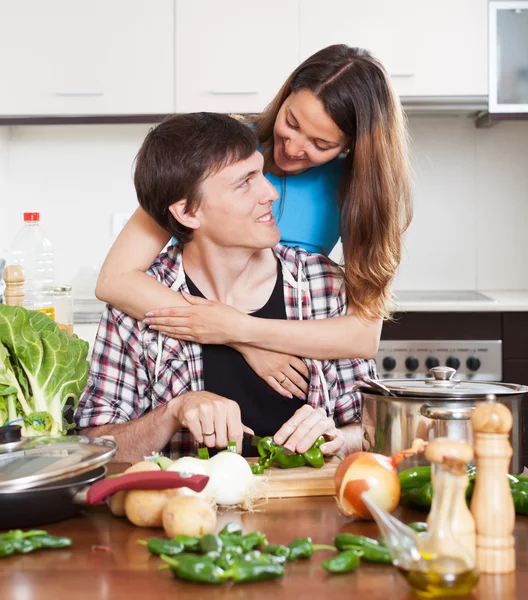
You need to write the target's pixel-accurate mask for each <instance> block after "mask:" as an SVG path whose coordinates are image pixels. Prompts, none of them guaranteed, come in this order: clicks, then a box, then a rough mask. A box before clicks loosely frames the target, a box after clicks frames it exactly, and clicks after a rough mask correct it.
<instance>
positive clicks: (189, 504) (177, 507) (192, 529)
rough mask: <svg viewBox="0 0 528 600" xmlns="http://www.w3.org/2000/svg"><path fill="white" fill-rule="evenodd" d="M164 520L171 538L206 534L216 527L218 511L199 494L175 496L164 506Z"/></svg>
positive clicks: (165, 527) (164, 525)
mask: <svg viewBox="0 0 528 600" xmlns="http://www.w3.org/2000/svg"><path fill="white" fill-rule="evenodd" d="M162 521H163V529H165V533H166V534H167V536H168V537H169V538H173V537H174V536H176V535H190V536H196V535H204V534H206V533H212V532H213V531H214V530H215V529H216V512H215V511H214V509H213V508H212V507H211V505H210V504H209V502H207V500H204V499H203V498H200V497H198V496H174V497H173V498H170V499H169V500H168V502H167V503H166V504H165V507H164V508H163V513H162Z"/></svg>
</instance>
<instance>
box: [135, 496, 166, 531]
mask: <svg viewBox="0 0 528 600" xmlns="http://www.w3.org/2000/svg"><path fill="white" fill-rule="evenodd" d="M168 500H169V498H168V496H167V494H166V493H165V490H130V491H129V492H128V493H127V495H126V498H125V513H126V516H127V518H128V520H129V521H130V522H131V523H133V524H134V525H137V526H138V527H162V526H163V521H162V517H161V515H162V512H163V508H164V506H165V504H167V502H168Z"/></svg>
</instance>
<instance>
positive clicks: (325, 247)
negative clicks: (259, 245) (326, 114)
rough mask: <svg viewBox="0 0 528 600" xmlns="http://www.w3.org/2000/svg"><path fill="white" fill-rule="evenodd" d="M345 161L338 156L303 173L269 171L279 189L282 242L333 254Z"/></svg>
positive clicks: (277, 214)
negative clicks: (284, 173)
mask: <svg viewBox="0 0 528 600" xmlns="http://www.w3.org/2000/svg"><path fill="white" fill-rule="evenodd" d="M342 172H343V160H342V159H340V158H335V159H334V160H331V161H330V162H327V163H325V164H323V165H320V166H319V167H312V168H311V169H308V171H305V172H304V173H300V174H299V175H290V176H286V177H283V176H281V175H273V174H272V173H266V179H267V180H268V181H269V182H270V183H271V184H272V185H273V186H274V187H275V188H276V190H277V191H278V192H279V199H278V200H277V201H276V202H274V203H273V215H274V216H275V218H276V219H277V226H278V228H279V230H280V232H281V242H282V243H283V244H286V245H287V246H301V248H305V249H306V250H307V251H308V252H313V253H317V254H326V255H328V254H330V252H331V251H332V249H333V247H334V246H335V245H336V243H337V240H338V239H339V207H338V204H337V201H338V188H339V180H340V178H341V173H342Z"/></svg>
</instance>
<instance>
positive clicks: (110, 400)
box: [75, 113, 374, 460]
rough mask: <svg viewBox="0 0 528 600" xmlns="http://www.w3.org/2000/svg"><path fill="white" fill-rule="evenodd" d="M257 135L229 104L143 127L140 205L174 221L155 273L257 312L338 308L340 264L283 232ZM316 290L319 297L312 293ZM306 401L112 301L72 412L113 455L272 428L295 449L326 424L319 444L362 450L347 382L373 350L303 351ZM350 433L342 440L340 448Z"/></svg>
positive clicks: (221, 443)
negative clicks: (356, 354)
mask: <svg viewBox="0 0 528 600" xmlns="http://www.w3.org/2000/svg"><path fill="white" fill-rule="evenodd" d="M257 146H258V143H257V138H256V136H255V134H254V132H253V131H252V130H251V129H250V128H248V127H247V126H246V125H244V124H242V123H240V122H238V121H236V120H234V119H232V118H231V117H228V116H225V115H218V114H213V113H197V114H188V115H176V116H172V117H170V118H168V119H166V120H165V121H163V122H162V123H160V124H159V125H158V126H157V127H155V128H154V129H153V130H151V131H150V132H149V134H148V135H147V137H146V139H145V141H144V143H143V145H142V147H141V149H140V152H139V154H138V157H137V163H136V171H135V176H134V183H135V186H136V191H137V194H138V199H139V202H140V204H141V206H142V207H143V209H144V210H145V211H146V212H147V213H149V214H150V215H151V216H152V217H153V218H154V219H155V220H156V221H157V222H158V223H159V224H160V225H161V226H162V227H164V228H165V229H167V230H168V231H170V232H172V234H173V235H174V236H175V237H176V239H177V240H178V246H172V247H171V248H169V249H168V251H167V252H166V253H164V254H161V255H160V256H159V257H158V259H157V260H156V261H155V262H154V263H153V265H152V266H151V268H150V270H149V274H150V275H152V276H153V277H156V278H157V279H158V280H159V281H161V282H162V283H163V284H164V285H166V286H168V287H170V288H172V289H173V290H174V291H176V292H180V293H186V294H189V293H191V294H192V295H194V296H202V297H205V298H208V299H214V300H218V301H220V302H223V303H225V304H229V305H231V306H234V307H235V308H237V309H238V310H240V311H244V312H246V313H251V314H252V315H254V316H258V317H263V318H273V319H277V318H288V319H298V318H302V315H303V314H304V318H306V315H308V317H309V318H323V317H329V316H331V315H342V314H345V313H346V298H345V292H344V286H343V285H342V278H341V276H340V272H339V269H338V267H337V266H336V265H334V263H332V262H331V261H329V260H328V259H326V258H324V257H322V256H318V255H310V254H308V253H307V252H305V251H304V250H302V249H300V248H289V247H286V246H281V245H278V242H279V239H280V235H279V231H278V229H277V226H276V224H275V220H274V218H273V216H272V214H271V208H272V203H273V202H274V201H275V200H276V199H277V192H276V190H275V189H274V188H273V187H272V186H271V184H270V183H269V182H268V181H267V179H266V178H265V177H264V175H263V172H262V167H263V157H262V155H261V154H260V153H259V152H258V151H257ZM312 292H313V295H314V302H312ZM305 362H306V364H307V366H308V369H309V374H310V391H309V394H308V397H307V400H306V402H302V401H300V400H297V399H295V398H294V399H291V400H288V399H285V398H284V397H282V396H280V395H279V394H278V393H277V392H275V391H274V390H272V389H271V388H270V387H269V386H268V385H267V384H266V383H265V382H264V381H263V380H261V379H260V378H259V377H258V376H257V375H256V374H255V373H254V372H253V371H252V370H251V368H250V367H249V366H248V365H247V364H246V363H245V361H244V359H243V358H242V356H241V355H240V354H239V353H237V352H236V351H235V350H233V349H232V348H229V347H227V346H215V345H205V346H203V347H202V346H201V345H199V344H196V343H189V342H186V341H184V340H175V339H172V338H170V337H167V336H164V335H161V334H157V333H156V332H155V331H154V330H153V328H149V327H148V326H147V325H146V324H145V323H143V322H139V321H137V320H135V319H133V318H131V317H129V316H128V315H126V314H124V313H122V312H119V311H117V310H116V309H114V308H112V307H110V306H108V307H107V308H106V312H105V314H104V315H103V317H102V320H101V324H100V327H99V331H98V334H97V338H96V341H95V345H94V351H93V359H92V365H91V370H90V375H89V379H88V385H87V388H86V390H85V392H84V394H83V396H82V398H81V401H80V404H79V407H78V409H77V411H76V415H75V419H76V422H77V425H78V427H79V428H81V429H82V433H84V434H88V435H94V436H95V435H98V436H100V435H112V436H114V437H115V438H116V440H117V442H118V444H119V453H118V458H119V459H121V460H139V459H141V458H142V457H143V456H144V455H147V454H150V453H151V452H159V451H162V450H164V449H166V448H167V447H169V449H170V453H171V455H179V454H185V453H189V452H192V451H193V450H194V446H195V444H196V443H198V444H202V443H204V444H205V445H207V446H209V447H218V448H222V447H226V446H227V442H228V441H231V440H233V441H236V442H237V444H239V447H240V445H241V441H242V437H243V432H244V431H246V432H251V431H254V432H255V433H256V434H257V435H273V434H275V440H276V441H277V442H278V443H283V442H286V444H287V446H288V447H291V448H292V449H295V450H297V451H299V452H303V451H305V450H307V449H308V448H309V447H310V446H311V445H312V443H313V442H314V441H315V439H316V438H317V437H318V436H319V435H324V436H325V437H326V439H327V442H326V443H325V444H323V446H322V450H323V452H325V453H332V452H337V451H343V450H344V451H347V450H351V449H354V450H357V449H359V447H360V445H361V440H360V436H359V425H358V423H357V421H358V418H359V398H358V395H357V393H354V388H353V384H354V381H355V379H357V377H358V376H359V375H361V374H365V375H369V376H374V368H373V362H372V361H363V360H335V361H324V362H320V361H311V360H306V361H305ZM343 446H344V448H343Z"/></svg>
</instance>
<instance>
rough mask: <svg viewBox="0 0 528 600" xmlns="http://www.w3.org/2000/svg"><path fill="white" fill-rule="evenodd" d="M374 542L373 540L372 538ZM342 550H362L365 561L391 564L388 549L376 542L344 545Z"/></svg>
mask: <svg viewBox="0 0 528 600" xmlns="http://www.w3.org/2000/svg"><path fill="white" fill-rule="evenodd" d="M372 541H374V542H375V540H372ZM343 550H358V551H361V552H363V558H364V559H365V560H366V561H367V562H373V563H381V564H386V565H388V564H392V558H391V556H390V554H389V550H388V548H387V547H386V546H381V545H380V544H378V543H377V542H376V546H373V545H367V546H354V545H350V546H344V547H343Z"/></svg>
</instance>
